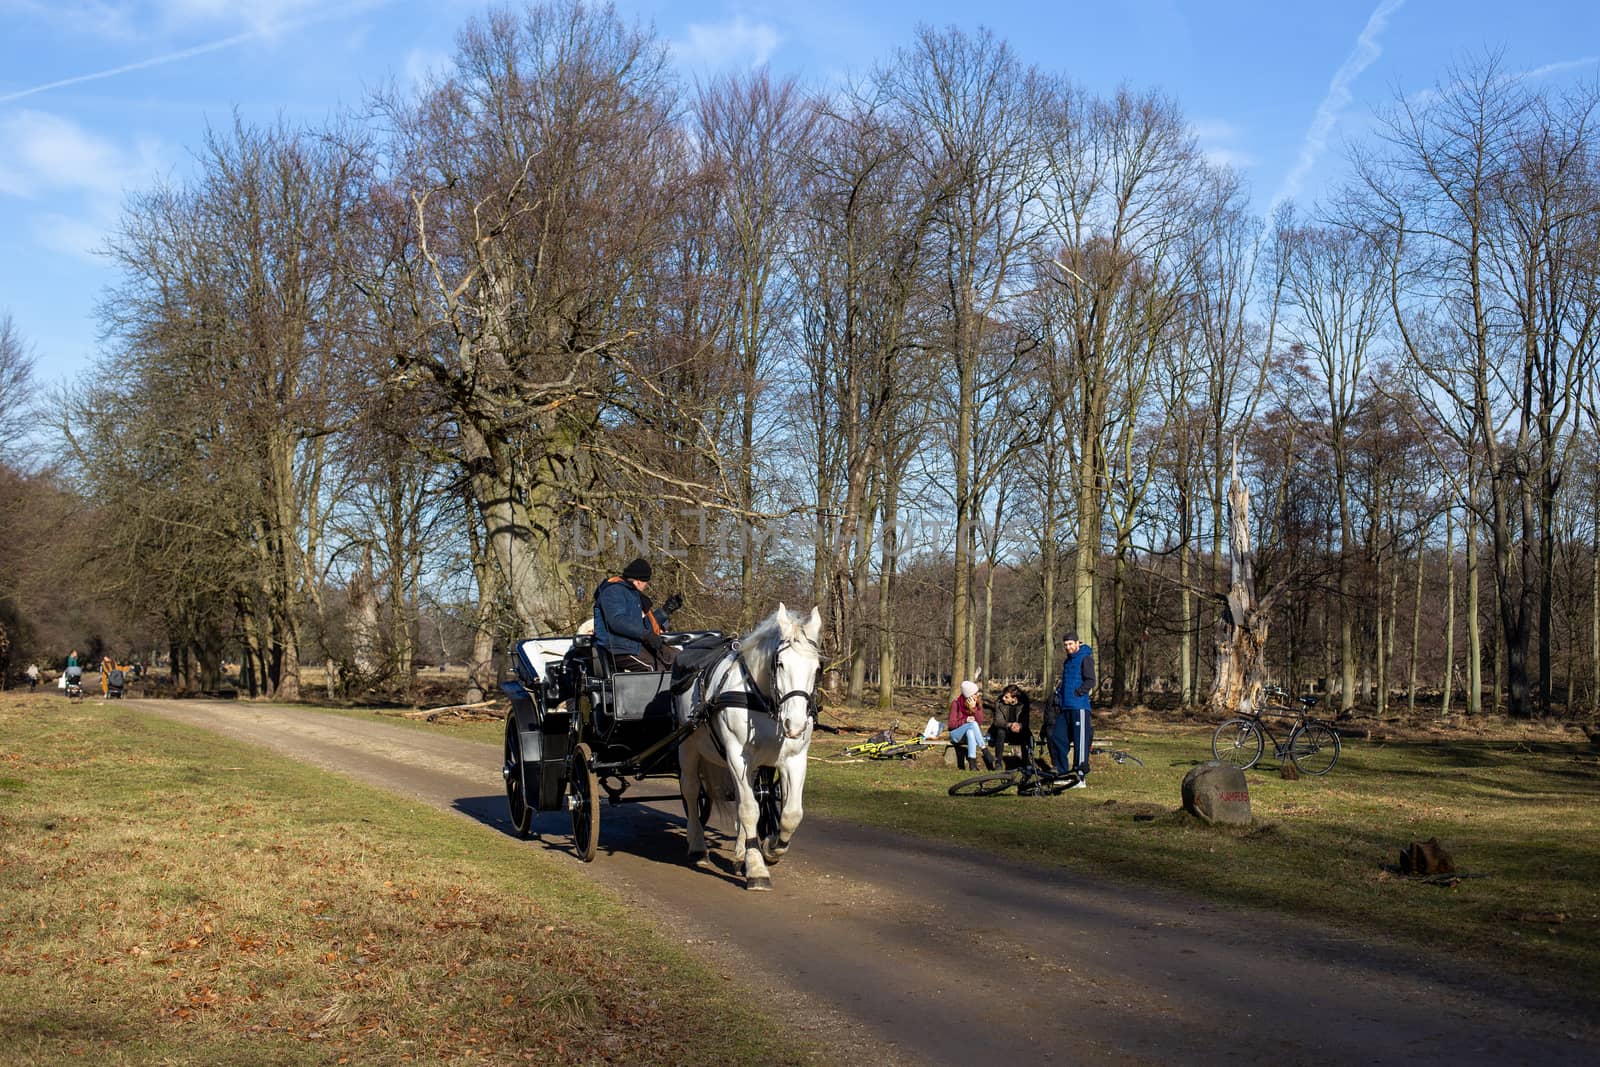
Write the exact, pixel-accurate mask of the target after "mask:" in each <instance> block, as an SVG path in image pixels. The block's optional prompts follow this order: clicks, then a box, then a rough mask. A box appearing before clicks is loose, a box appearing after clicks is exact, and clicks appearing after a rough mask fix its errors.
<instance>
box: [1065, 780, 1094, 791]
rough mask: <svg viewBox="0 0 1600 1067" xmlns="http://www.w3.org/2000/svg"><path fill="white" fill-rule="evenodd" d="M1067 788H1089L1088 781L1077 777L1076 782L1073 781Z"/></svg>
mask: <svg viewBox="0 0 1600 1067" xmlns="http://www.w3.org/2000/svg"><path fill="white" fill-rule="evenodd" d="M1067 788H1068V789H1088V788H1089V783H1088V782H1087V781H1085V780H1084V779H1082V778H1079V779H1078V780H1077V781H1076V782H1073V783H1072V784H1071V785H1069V786H1067Z"/></svg>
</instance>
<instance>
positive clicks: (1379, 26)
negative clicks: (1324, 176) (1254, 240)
mask: <svg viewBox="0 0 1600 1067" xmlns="http://www.w3.org/2000/svg"><path fill="white" fill-rule="evenodd" d="M1404 4H1405V0H1383V2H1382V3H1380V4H1379V5H1378V7H1377V10H1375V11H1373V13H1372V15H1371V17H1370V18H1368V19H1367V25H1366V28H1365V29H1363V30H1362V31H1361V36H1360V37H1357V38H1356V46H1355V47H1354V48H1352V49H1351V50H1350V54H1349V55H1348V56H1346V57H1345V60H1344V63H1343V65H1341V66H1340V67H1339V69H1338V71H1337V72H1336V73H1335V74H1334V76H1333V81H1331V82H1329V83H1328V92H1327V94H1326V95H1324V96H1323V98H1322V103H1320V104H1318V105H1317V114H1316V117H1315V118H1313V119H1312V120H1311V128H1310V129H1308V130H1307V131H1306V138H1305V140H1304V141H1303V142H1301V145H1300V156H1299V158H1298V159H1296V160H1295V165H1294V169H1293V170H1291V171H1290V172H1289V174H1288V176H1287V177H1285V178H1284V179H1283V185H1282V186H1281V187H1280V188H1279V189H1278V192H1277V195H1276V196H1274V197H1273V198H1272V203H1271V204H1270V205H1268V207H1267V220H1268V222H1269V223H1270V222H1271V219H1272V215H1273V213H1274V212H1275V211H1277V210H1278V206H1279V205H1280V204H1282V203H1283V202H1284V201H1285V200H1288V199H1290V198H1291V197H1293V196H1294V195H1295V194H1296V193H1298V192H1299V191H1300V184H1301V183H1302V182H1303V181H1305V178H1306V175H1307V174H1310V173H1311V168H1312V167H1314V166H1316V165H1317V160H1318V159H1319V158H1320V157H1321V156H1322V153H1323V151H1324V150H1325V149H1327V147H1328V135H1329V134H1331V133H1332V132H1333V126H1334V123H1336V122H1338V121H1339V113H1340V112H1341V111H1343V110H1344V108H1345V105H1347V104H1349V103H1350V86H1351V85H1352V84H1353V83H1354V82H1355V80H1356V79H1357V78H1359V77H1360V76H1361V72H1362V71H1364V70H1366V69H1367V68H1368V67H1370V66H1371V65H1372V64H1373V62H1374V61H1376V60H1377V58H1378V57H1379V56H1380V55H1382V54H1383V47H1382V46H1381V45H1380V44H1379V43H1378V37H1379V36H1380V35H1381V34H1382V33H1383V31H1384V28H1385V27H1386V26H1388V24H1389V16H1390V15H1393V14H1394V13H1395V12H1396V11H1398V10H1400V8H1401V6H1402V5H1404Z"/></svg>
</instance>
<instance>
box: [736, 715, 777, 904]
mask: <svg viewBox="0 0 1600 1067" xmlns="http://www.w3.org/2000/svg"><path fill="white" fill-rule="evenodd" d="M728 770H730V771H731V772H733V786H734V789H735V790H736V791H737V793H738V801H739V807H738V811H737V812H736V814H735V818H734V826H733V842H734V844H733V861H734V863H736V864H740V865H742V866H743V868H744V887H745V888H746V889H771V888H772V876H771V875H769V874H768V873H767V863H766V861H765V860H764V859H762V858H761V842H760V840H758V839H757V837H756V826H757V824H758V822H759V821H760V818H761V811H760V808H759V806H758V805H757V804H756V790H755V783H754V782H753V781H751V778H752V776H753V772H754V770H755V767H754V765H753V764H752V763H751V762H750V760H749V759H748V758H747V757H746V754H745V751H744V749H742V748H737V747H735V746H732V745H730V746H728Z"/></svg>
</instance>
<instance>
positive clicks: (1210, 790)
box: [1183, 762, 1250, 826]
mask: <svg viewBox="0 0 1600 1067" xmlns="http://www.w3.org/2000/svg"><path fill="white" fill-rule="evenodd" d="M1183 808H1184V810H1185V811H1187V812H1189V813H1190V814H1191V815H1193V816H1195V817H1196V818H1198V819H1202V820H1204V821H1205V822H1209V823H1222V824H1223V825H1225V826H1249V825H1250V787H1249V786H1248V785H1246V784H1245V780H1244V772H1243V771H1241V770H1240V769H1239V768H1237V767H1235V766H1233V765H1232V764H1231V763H1217V762H1211V763H1202V764H1201V765H1200V766H1198V767H1196V768H1194V770H1192V771H1190V772H1189V773H1188V774H1186V775H1184V776H1183Z"/></svg>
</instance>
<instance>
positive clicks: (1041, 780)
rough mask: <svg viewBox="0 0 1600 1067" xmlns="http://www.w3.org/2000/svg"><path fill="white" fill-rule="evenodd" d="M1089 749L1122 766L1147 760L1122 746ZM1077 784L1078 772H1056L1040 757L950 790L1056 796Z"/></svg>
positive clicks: (962, 794)
mask: <svg viewBox="0 0 1600 1067" xmlns="http://www.w3.org/2000/svg"><path fill="white" fill-rule="evenodd" d="M1089 751H1090V752H1091V753H1093V754H1094V755H1096V756H1100V755H1106V756H1110V757H1111V760H1112V762H1113V763H1116V764H1118V765H1119V766H1121V765H1125V764H1129V763H1131V764H1133V765H1134V766H1136V767H1143V766H1144V760H1142V759H1140V758H1139V757H1138V756H1135V755H1134V754H1133V753H1131V752H1124V751H1122V750H1121V749H1117V750H1112V749H1105V748H1090V749H1089ZM1077 784H1078V774H1077V772H1076V771H1060V772H1057V771H1053V770H1051V769H1050V768H1048V767H1046V766H1044V765H1043V764H1042V763H1040V762H1039V761H1038V760H1036V759H1032V758H1027V759H1024V760H1023V761H1022V764H1021V766H1019V767H1017V768H1015V769H1014V770H1009V771H991V772H990V773H988V774H980V775H977V776H976V777H973V778H963V779H962V780H961V781H959V782H957V783H956V784H955V785H953V786H951V787H950V789H949V793H950V795H951V796H953V797H992V796H994V795H996V794H997V793H1004V792H1005V791H1006V790H1008V789H1015V790H1016V791H1017V796H1019V797H1053V796H1055V795H1056V794H1057V793H1060V792H1063V791H1064V790H1067V789H1071V788H1072V787H1073V786H1075V785H1077Z"/></svg>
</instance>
